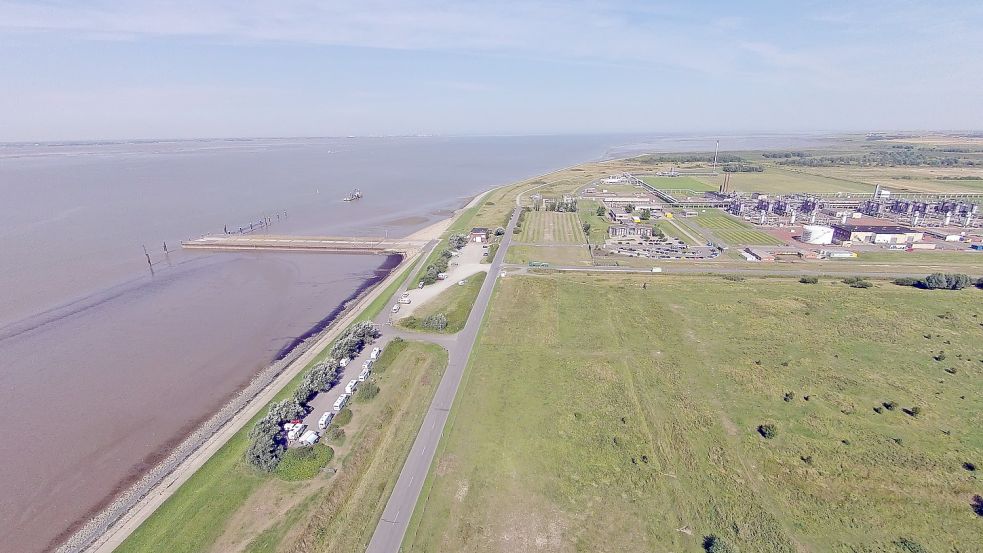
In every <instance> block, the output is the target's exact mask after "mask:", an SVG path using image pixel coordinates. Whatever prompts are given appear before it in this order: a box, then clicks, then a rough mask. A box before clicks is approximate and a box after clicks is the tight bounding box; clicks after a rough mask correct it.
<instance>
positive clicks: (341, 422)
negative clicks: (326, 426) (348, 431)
mask: <svg viewBox="0 0 983 553" xmlns="http://www.w3.org/2000/svg"><path fill="white" fill-rule="evenodd" d="M350 422H352V410H351V409H348V408H347V407H346V408H345V409H342V410H341V411H340V412H339V413H338V414H337V415H335V418H334V419H333V420H332V421H331V425H332V426H335V427H338V428H340V427H342V426H345V425H346V424H348V423H350Z"/></svg>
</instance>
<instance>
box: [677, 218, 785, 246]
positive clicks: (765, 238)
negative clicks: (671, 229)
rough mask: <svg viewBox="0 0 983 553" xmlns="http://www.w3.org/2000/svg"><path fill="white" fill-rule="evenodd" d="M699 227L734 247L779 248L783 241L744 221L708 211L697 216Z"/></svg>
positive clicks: (696, 220)
mask: <svg viewBox="0 0 983 553" xmlns="http://www.w3.org/2000/svg"><path fill="white" fill-rule="evenodd" d="M694 221H695V222H696V224H697V225H699V226H701V227H703V228H705V229H707V230H709V231H710V232H712V233H713V235H714V236H716V237H717V238H720V239H721V240H723V241H725V242H727V243H728V244H732V245H735V246H736V245H744V246H777V245H780V244H782V241H781V240H779V239H778V238H775V237H774V236H772V235H770V234H768V233H767V232H762V231H760V230H756V229H755V228H754V227H752V226H751V225H748V224H747V223H745V222H744V221H740V220H738V219H735V218H733V217H731V216H729V215H726V214H724V213H722V212H719V211H711V210H708V211H706V212H704V213H701V214H700V215H699V216H697V217H696V218H695V219H694Z"/></svg>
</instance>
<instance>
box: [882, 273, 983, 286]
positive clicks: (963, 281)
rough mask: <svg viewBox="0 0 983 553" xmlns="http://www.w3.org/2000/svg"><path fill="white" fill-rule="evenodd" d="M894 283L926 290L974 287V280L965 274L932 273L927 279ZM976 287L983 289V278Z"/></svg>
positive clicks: (897, 280)
mask: <svg viewBox="0 0 983 553" xmlns="http://www.w3.org/2000/svg"><path fill="white" fill-rule="evenodd" d="M894 283H895V284H897V285H899V286H914V287H916V288H923V289H925V290H962V289H963V288H966V287H967V286H971V285H973V279H972V278H970V277H969V275H966V274H963V273H932V274H930V275H928V276H927V277H925V278H897V279H894ZM976 286H978V287H979V288H983V278H980V279H979V280H977V281H976Z"/></svg>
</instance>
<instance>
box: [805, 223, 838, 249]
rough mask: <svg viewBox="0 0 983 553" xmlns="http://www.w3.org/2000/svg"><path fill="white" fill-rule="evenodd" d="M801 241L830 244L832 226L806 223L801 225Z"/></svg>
mask: <svg viewBox="0 0 983 553" xmlns="http://www.w3.org/2000/svg"><path fill="white" fill-rule="evenodd" d="M802 241H803V242H805V243H806V244H822V245H827V244H832V243H833V228H832V227H827V226H824V225H806V226H804V227H802Z"/></svg>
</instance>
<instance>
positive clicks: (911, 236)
mask: <svg viewBox="0 0 983 553" xmlns="http://www.w3.org/2000/svg"><path fill="white" fill-rule="evenodd" d="M924 237H925V233H924V232H922V231H920V230H914V229H910V228H908V227H902V226H895V225H833V240H834V241H836V242H840V243H842V242H859V243H863V244H905V243H910V242H920V241H921V240H922V239H923V238H924Z"/></svg>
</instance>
